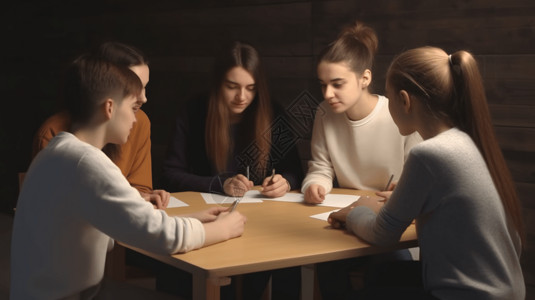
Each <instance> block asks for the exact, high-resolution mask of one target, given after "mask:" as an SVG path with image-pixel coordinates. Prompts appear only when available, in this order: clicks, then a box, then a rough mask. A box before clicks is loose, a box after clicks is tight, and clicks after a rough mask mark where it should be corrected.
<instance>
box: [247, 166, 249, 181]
mask: <svg viewBox="0 0 535 300" xmlns="http://www.w3.org/2000/svg"><path fill="white" fill-rule="evenodd" d="M247 180H249V166H247Z"/></svg>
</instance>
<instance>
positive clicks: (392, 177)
mask: <svg viewBox="0 0 535 300" xmlns="http://www.w3.org/2000/svg"><path fill="white" fill-rule="evenodd" d="M392 179H394V174H392V175H390V179H388V183H387V184H386V186H385V188H384V189H383V191H388V188H389V187H390V184H391V183H392Z"/></svg>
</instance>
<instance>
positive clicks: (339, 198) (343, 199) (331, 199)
mask: <svg viewBox="0 0 535 300" xmlns="http://www.w3.org/2000/svg"><path fill="white" fill-rule="evenodd" d="M249 192H250V191H249ZM257 192H258V194H260V192H259V191H257ZM260 195H261V194H260ZM359 197H360V196H356V195H345V194H328V195H327V196H325V200H324V201H323V203H321V204H318V206H329V207H339V208H342V207H346V206H348V205H350V204H351V203H353V202H355V201H357V200H358V199H359ZM263 199H264V200H270V201H282V202H299V203H301V202H304V201H305V195H303V194H301V193H286V195H284V196H282V197H279V198H265V197H264V198H263Z"/></svg>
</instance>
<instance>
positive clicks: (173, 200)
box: [167, 196, 189, 208]
mask: <svg viewBox="0 0 535 300" xmlns="http://www.w3.org/2000/svg"><path fill="white" fill-rule="evenodd" d="M183 206H189V205H188V204H187V203H185V202H183V201H180V200H178V199H177V198H175V197H173V196H171V198H169V204H168V205H167V208H172V207H183Z"/></svg>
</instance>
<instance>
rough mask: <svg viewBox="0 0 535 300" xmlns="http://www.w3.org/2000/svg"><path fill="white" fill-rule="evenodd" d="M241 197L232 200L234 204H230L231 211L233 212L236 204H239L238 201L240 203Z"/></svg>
mask: <svg viewBox="0 0 535 300" xmlns="http://www.w3.org/2000/svg"><path fill="white" fill-rule="evenodd" d="M240 199H241V198H238V199H236V200H234V202H232V205H231V206H230V209H229V212H233V211H234V209H235V208H236V206H238V203H240Z"/></svg>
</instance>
